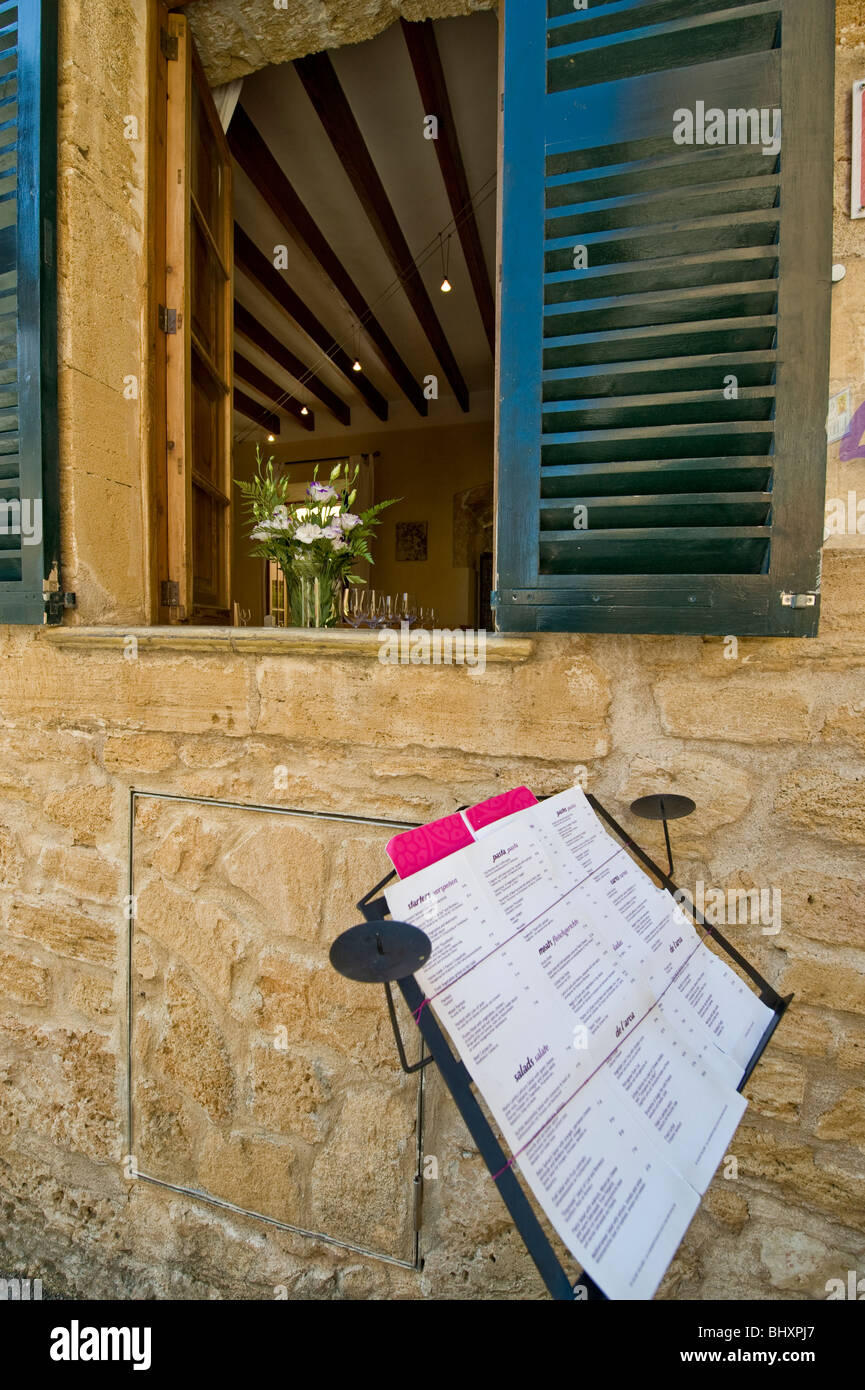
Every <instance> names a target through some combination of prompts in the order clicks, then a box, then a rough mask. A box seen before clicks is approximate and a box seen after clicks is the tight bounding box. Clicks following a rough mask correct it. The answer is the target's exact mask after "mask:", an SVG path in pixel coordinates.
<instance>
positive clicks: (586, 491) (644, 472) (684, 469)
mask: <svg viewBox="0 0 865 1390" xmlns="http://www.w3.org/2000/svg"><path fill="white" fill-rule="evenodd" d="M771 478H772V460H771V458H770V457H767V456H761V455H759V454H751V455H748V454H743V455H738V456H733V457H732V458H729V457H712V456H709V457H707V458H681V459H627V460H623V461H622V462H614V463H605V462H602V461H599V460H593V461H592V462H588V463H578V464H550V465H548V466H547V467H545V468H543V469H542V471H541V499H542V500H541V503H540V506H541V508H543V506H544V500H545V499H548V498H549V499H558V498H561V497H570V495H571V494H576V493H579V494H580V495H581V496H582V497H584V498H586V497H592V498H595V499H597V498H613V497H617V496H624V495H628V496H630V495H633V494H636V493H638V492H639V491H640V489H641V487H643V488H645V489H646V491H649V490H651V491H652V492H653V493H654V494H655V495H658V496H660V495H664V494H665V493H668V492H673V493H681V494H683V495H684V494H685V493H687V495H688V496H693V495H694V494H698V495H699V494H701V493H702V492H703V491H705V490H706V489H711V488H713V487H723V488H724V489H725V490H726V491H728V492H760V493H763V492H765V491H766V489H767V488H768V486H769V483H770V481H771ZM576 500H577V499H576V497H575V498H574V501H576Z"/></svg>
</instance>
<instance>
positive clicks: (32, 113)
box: [0, 0, 59, 623]
mask: <svg viewBox="0 0 865 1390" xmlns="http://www.w3.org/2000/svg"><path fill="white" fill-rule="evenodd" d="M56 208H57V10H56V3H55V0H22V3H21V4H19V5H17V6H15V5H3V4H2V3H0V623H42V622H44V621H45V620H46V601H45V597H44V590H45V582H44V581H48V583H49V585H53V586H54V587H55V588H56V580H57V578H58V570H59V536H58V530H59V527H58V471H57V361H56V357H57V327H56V319H57V316H56V272H55V261H56V254H55V248H56V226H57V214H56ZM16 504H17V505H16ZM51 616H52V620H54V619H56V620H58V621H59V610H57V611H56V612H55V611H52V615H51Z"/></svg>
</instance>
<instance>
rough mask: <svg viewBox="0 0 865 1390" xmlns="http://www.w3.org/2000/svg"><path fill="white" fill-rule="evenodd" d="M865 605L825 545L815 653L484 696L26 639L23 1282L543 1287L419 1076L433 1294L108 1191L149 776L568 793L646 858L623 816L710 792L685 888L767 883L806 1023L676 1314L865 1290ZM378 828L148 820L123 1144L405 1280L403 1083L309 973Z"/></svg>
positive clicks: (16, 1147)
mask: <svg viewBox="0 0 865 1390" xmlns="http://www.w3.org/2000/svg"><path fill="white" fill-rule="evenodd" d="M863 582H865V557H863V556H861V555H860V554H839V553H833V552H830V553H828V554H827V556H826V575H825V585H826V596H825V602H826V612H825V619H824V623H823V630H822V635H821V636H820V638H818V639H817V640H815V641H812V642H796V641H792V640H776V641H765V640H759V639H751V640H746V641H745V640H743V641H741V642H740V643H739V645H738V652H737V653H736V654H735V656H732V655H729V654H730V651H731V648H730V644H729V643H725V642H724V640H723V639H705V640H704V639H700V638H690V637H687V638H678V639H668V638H651V637H642V638H616V639H608V638H603V637H590V638H580V637H555V636H544V637H526V638H523V637H520V638H505V639H493V640H491V643H490V653H489V656H490V659H489V660H488V664H487V668H486V671H485V672H484V673H483V674H477V675H472V674H470V673H469V671H468V670H466V669H459V668H423V667H418V668H409V669H405V668H400V667H392V666H387V665H382V664H380V663H379V662H378V660H377V652H378V642H377V638H376V636H375V634H358V635H357V636H356V638H355V639H354V640H351V641H346V640H344V639H345V637H346V634H340V633H335V634H334V633H332V634H325V635H324V636H323V637H320V638H316V637H315V636H313V637H312V638H306V637H304V636H303V635H300V636H294V635H292V634H290V633H289V634H283V633H276V634H272V635H266V634H263V633H262V632H260V631H259V632H255V631H253V630H251V629H239V630H237V631H236V632H234V633H231V632H226V633H225V634H224V635H223V636H222V637H219V638H218V637H215V636H214V635H213V634H205V633H204V632H203V631H202V630H194V631H189V632H186V633H184V632H182V631H177V632H168V631H162V632H160V631H158V630H153V629H138V630H136V631H135V632H130V631H128V630H127V631H125V632H124V631H121V630H116V629H105V630H103V631H102V632H99V631H98V630H94V629H90V630H89V631H84V630H82V629H76V628H72V629H68V630H60V631H52V632H41V633H32V632H15V631H12V632H7V633H6V634H5V636H4V639H3V645H2V649H0V710H2V716H3V729H2V732H0V748H2V750H3V758H2V763H3V768H4V773H3V779H4V798H3V809H2V828H0V876H2V882H3V909H2V926H0V953H2V958H3V967H2V982H0V992H2V996H3V1001H4V1005H5V1007H4V1010H3V1018H2V1023H0V1038H2V1056H3V1063H2V1066H3V1073H2V1074H3V1089H2V1092H0V1094H2V1097H3V1100H2V1104H0V1114H2V1122H0V1188H2V1191H3V1194H4V1201H5V1204H6V1216H5V1220H4V1229H5V1235H4V1236H3V1237H2V1239H3V1241H4V1243H5V1256H4V1258H5V1260H6V1261H7V1263H8V1262H11V1263H13V1264H14V1265H15V1266H16V1268H17V1267H18V1266H19V1265H22V1266H23V1265H27V1266H28V1268H29V1270H30V1273H31V1274H32V1275H34V1276H35V1275H37V1274H41V1275H42V1277H43V1278H48V1279H52V1278H53V1279H55V1280H56V1281H57V1282H58V1284H60V1285H61V1286H64V1287H70V1288H72V1289H73V1290H75V1291H76V1292H78V1293H79V1294H82V1293H87V1292H90V1293H95V1294H97V1295H101V1296H107V1295H108V1294H109V1293H110V1292H111V1291H112V1289H113V1288H114V1287H115V1286H116V1282H117V1281H118V1280H120V1281H122V1284H123V1287H124V1288H126V1289H128V1290H129V1291H130V1292H132V1291H135V1292H137V1293H141V1292H143V1293H145V1294H156V1295H158V1296H208V1295H209V1294H210V1293H214V1292H215V1293H220V1294H231V1295H232V1296H241V1297H244V1296H247V1297H270V1296H273V1290H274V1289H277V1288H286V1289H288V1290H290V1293H291V1295H292V1296H294V1295H298V1296H300V1295H305V1294H319V1293H320V1294H322V1295H323V1296H331V1295H334V1296H337V1295H346V1296H384V1295H387V1294H391V1295H393V1294H399V1296H402V1297H413V1296H421V1295H428V1296H432V1297H455V1296H456V1297H460V1296H466V1297H481V1296H497V1295H499V1296H508V1297H517V1296H534V1295H536V1294H538V1293H539V1291H540V1290H539V1284H538V1281H537V1279H536V1277H535V1275H534V1272H533V1269H532V1267H531V1265H530V1264H529V1261H528V1259H527V1257H526V1256H525V1254H524V1252H523V1251H522V1249H521V1247H520V1246H519V1244H518V1242H516V1241H515V1239H514V1237H513V1235H512V1233H511V1232H510V1231H509V1228H508V1223H507V1221H506V1219H505V1217H504V1212H503V1209H502V1208H501V1206H500V1203H499V1200H498V1197H497V1194H496V1192H495V1190H494V1189H493V1188H492V1186H491V1184H490V1183H489V1180H488V1178H487V1177H486V1174H485V1170H484V1168H483V1165H482V1164H481V1162H480V1160H479V1158H478V1156H477V1155H476V1154H475V1153H474V1151H473V1146H472V1144H471V1142H470V1141H469V1139H468V1136H467V1135H466V1134H465V1133H464V1131H463V1130H462V1126H461V1124H460V1122H459V1121H458V1119H457V1117H456V1115H455V1112H454V1110H453V1106H452V1105H451V1104H450V1102H449V1100H448V1099H447V1098H446V1097H443V1096H442V1095H441V1094H440V1088H439V1087H437V1085H436V1083H435V1081H434V1079H429V1094H428V1097H427V1101H428V1104H427V1117H426V1126H425V1134H424V1141H423V1151H424V1153H425V1154H426V1155H432V1156H434V1157H435V1158H436V1161H437V1165H438V1177H437V1178H435V1179H430V1180H428V1181H426V1182H424V1184H423V1203H422V1224H421V1251H422V1254H423V1257H424V1261H425V1263H424V1268H423V1271H422V1272H420V1273H415V1272H412V1271H407V1270H403V1269H400V1268H398V1267H396V1266H393V1265H388V1264H384V1263H378V1262H376V1261H372V1260H369V1259H367V1258H366V1257H359V1256H357V1255H353V1254H351V1253H350V1252H347V1251H341V1250H340V1249H338V1248H336V1247H329V1246H326V1245H324V1244H322V1243H315V1242H310V1241H307V1240H305V1239H304V1238H302V1237H298V1236H294V1235H290V1234H288V1233H285V1232H282V1231H280V1230H278V1229H274V1228H272V1227H265V1226H264V1225H263V1224H262V1223H259V1222H256V1221H255V1220H253V1219H252V1218H249V1217H246V1216H240V1215H237V1214H233V1213H226V1212H224V1211H221V1210H216V1209H213V1208H209V1207H207V1206H204V1205H203V1204H200V1203H197V1202H196V1201H195V1200H194V1199H190V1198H188V1197H185V1196H182V1195H179V1194H172V1193H170V1192H165V1191H163V1190H160V1189H159V1188H155V1187H151V1186H150V1185H147V1184H144V1183H140V1182H130V1181H127V1180H126V1179H125V1178H124V1175H123V1169H122V1159H123V1154H124V1144H125V1140H124V1135H125V1124H124V1120H125V1112H124V1096H123V1087H124V1078H125V1037H124V1027H123V1022H124V1003H125V995H124V989H125V983H124V982H125V941H126V924H125V922H124V918H123V902H124V896H125V894H126V893H127V891H128V887H127V840H128V828H127V818H128V800H129V798H128V788H129V787H130V786H134V787H136V788H138V789H139V790H141V791H149V792H168V793H173V794H175V795H181V796H187V797H210V798H220V799H225V800H229V801H238V802H243V803H247V804H251V805H269V806H285V807H293V808H300V809H308V810H311V811H337V812H349V813H351V812H355V813H357V812H360V813H362V814H365V815H369V816H379V817H385V818H391V819H395V820H408V821H412V820H419V819H425V818H430V817H432V816H434V815H437V814H441V813H444V812H447V811H450V810H452V809H453V808H454V807H455V806H457V805H458V804H460V803H462V802H466V801H472V800H478V799H480V798H481V797H484V796H488V795H491V794H493V793H495V792H496V791H499V790H501V789H503V788H504V787H506V786H509V785H514V784H517V783H520V782H526V783H528V784H529V785H530V786H532V787H533V788H535V789H536V790H537V791H540V792H546V791H554V790H557V789H559V788H562V787H564V786H566V785H569V784H570V783H571V782H572V780H573V779H574V776H575V775H578V776H579V775H581V769H585V774H586V777H587V780H588V786H589V788H590V789H592V790H595V791H596V792H597V793H598V795H599V796H600V797H601V799H602V800H603V801H605V802H606V803H607V804H608V805H609V806H610V807H611V808H613V809H614V811H615V812H619V813H622V814H624V816H625V823H626V824H627V825H629V826H630V827H631V829H633V830H634V831H635V833H636V834H637V836H638V838H640V839H641V840H642V841H643V843H645V844H646V845H647V846H648V847H649V848H650V849H651V850H654V851H655V852H658V853H660V851H661V842H660V838H659V835H658V833H657V828H656V827H653V826H650V825H647V824H645V823H643V824H640V823H638V822H635V821H633V820H630V819H628V816H627V813H626V811H623V807H626V806H627V803H628V802H629V801H630V800H631V799H632V798H633V797H634V796H636V795H639V794H642V793H644V792H647V791H653V790H662V789H666V788H670V789H674V790H676V791H680V792H685V793H687V794H690V795H692V796H693V797H694V798H695V800H696V801H697V805H698V810H697V812H696V814H695V815H694V816H693V817H692V818H691V819H690V820H688V821H684V822H681V823H679V824H677V825H676V827H675V833H674V843H675V848H676V858H677V872H678V877H679V881H680V882H681V883H682V884H683V885H684V886H686V887H689V888H692V889H693V888H694V886H695V885H696V884H697V883H698V882H699V881H700V880H702V881H703V882H704V883H705V884H706V885H707V886H708V885H711V886H714V887H718V888H724V889H727V888H730V887H744V888H748V887H750V886H757V887H759V888H766V889H768V888H778V889H779V890H780V893H781V918H780V921H777V920H775V921H774V922H773V923H772V926H771V929H770V931H768V932H767V931H766V930H764V925H761V924H760V923H752V924H749V925H746V924H733V925H728V926H727V927H726V931H727V934H728V935H730V936H731V938H732V939H733V940H734V941H735V942H736V943H737V944H739V945H740V946H741V947H742V948H743V950H744V951H745V954H747V955H750V956H751V957H752V958H753V959H754V960H755V961H756V962H757V963H758V964H759V965H760V967H761V968H762V969H763V971H764V972H765V974H766V975H767V977H768V978H769V979H770V980H771V981H772V983H773V984H775V985H776V986H777V987H778V988H779V989H780V990H781V991H782V992H785V993H786V992H788V991H791V990H792V991H795V993H796V1000H795V1003H794V1006H793V1007H792V1009H791V1010H790V1013H789V1015H788V1017H787V1018H786V1019H785V1021H784V1022H783V1024H782V1026H781V1028H780V1029H779V1032H778V1035H777V1037H776V1040H775V1041H774V1042H773V1044H772V1046H771V1049H770V1051H769V1054H768V1056H767V1058H766V1060H765V1061H764V1062H763V1063H762V1064H761V1066H760V1068H759V1069H758V1071H757V1072H756V1073H755V1076H754V1078H753V1080H752V1081H751V1083H750V1085H749V1091H748V1093H749V1096H750V1100H751V1105H750V1108H749V1110H748V1112H747V1114H746V1117H745V1120H744V1122H743V1124H742V1126H741V1128H740V1130H739V1132H738V1134H737V1136H736V1138H735V1140H734V1142H733V1145H732V1153H733V1155H734V1156H735V1157H736V1159H737V1160H738V1177H737V1178H736V1179H735V1180H732V1179H725V1178H724V1177H718V1178H717V1179H716V1181H715V1183H714V1184H713V1186H712V1188H711V1190H710V1193H709V1194H708V1196H707V1198H706V1201H705V1202H704V1204H703V1209H702V1211H701V1212H700V1214H699V1215H698V1217H697V1218H696V1220H695V1222H694V1224H693V1226H692V1228H691V1230H690V1232H689V1234H688V1237H687V1239H686V1241H685V1244H684V1247H683V1250H682V1252H681V1253H680V1255H679V1257H678V1258H677V1260H676V1262H675V1265H674V1267H673V1269H672V1271H671V1273H670V1275H669V1276H668V1278H667V1281H666V1283H665V1286H664V1291H665V1294H666V1296H675V1297H689V1298H696V1297H703V1298H710V1297H721V1298H723V1297H741V1296H743V1295H748V1296H754V1297H762V1298H766V1297H774V1298H802V1297H820V1296H822V1295H823V1293H824V1290H825V1283H826V1280H827V1279H828V1278H832V1277H836V1276H837V1277H844V1276H845V1274H846V1271H847V1270H848V1269H855V1268H858V1267H861V1264H862V1259H863V1257H865V1216H863V1212H865V1201H863V1198H865V1162H863V1156H865V933H863V927H862V921H863V908H865V888H863V875H862V846H863V842H865V828H863V827H865V740H863V736H862V727H863V726H862V722H861V717H860V716H861V712H862V706H863V702H865V686H863V680H862V676H863V670H865V621H863V617H862V612H861V608H862V605H861V593H862V587H863ZM133 638H134V639H135V642H137V644H138V645H137V651H136V648H135V643H134V642H133V641H132V639H133ZM725 653H727V655H725ZM387 834H388V832H387V831H386V830H380V831H375V830H373V829H370V828H365V827H363V826H359V827H358V826H354V827H347V828H346V827H343V826H338V825H334V824H333V823H327V822H323V823H317V822H314V821H299V820H289V819H280V818H278V817H268V816H265V815H264V814H263V813H262V812H254V811H247V810H231V809H227V808H224V807H214V806H207V805H195V804H189V803H185V802H172V801H159V800H156V799H154V798H152V797H142V798H141V799H139V800H138V802H137V815H136V830H135V835H136V841H135V844H136V849H135V892H136V895H137V897H138V904H137V906H138V915H137V917H136V919H135V930H136V933H137V935H136V952H135V974H134V977H133V978H134V990H133V1015H134V1028H133V1039H134V1053H135V1078H136V1088H135V1093H134V1110H135V1116H136V1134H135V1140H134V1142H133V1150H134V1152H135V1163H136V1164H137V1165H138V1166H140V1168H141V1169H142V1170H143V1171H145V1172H148V1173H149V1174H151V1175H153V1176H155V1177H157V1178H161V1179H163V1180H165V1181H169V1182H172V1183H174V1184H177V1185H180V1186H188V1187H200V1188H202V1189H204V1190H205V1191H207V1192H209V1193H211V1194H212V1195H214V1196H216V1197H218V1198H221V1199H222V1200H223V1201H228V1202H232V1203H234V1204H235V1205H236V1206H238V1207H242V1208H245V1209H252V1210H254V1211H257V1212H261V1213H262V1214H263V1215H265V1216H271V1217H273V1218H275V1219H276V1220H281V1221H287V1222H289V1223H290V1224H298V1225H301V1226H302V1227H304V1228H305V1229H314V1230H317V1231H321V1232H322V1233H324V1234H327V1235H333V1236H335V1237H337V1238H339V1239H342V1240H346V1241H349V1242H351V1243H356V1244H359V1245H362V1246H364V1247H365V1248H372V1249H374V1250H376V1251H381V1252H382V1253H385V1254H391V1255H394V1256H395V1257H397V1258H405V1256H406V1252H407V1251H408V1250H409V1249H410V1245H411V1207H412V1199H413V1187H412V1176H413V1173H414V1172H415V1164H416V1143H417V1131H416V1118H415V1107H416V1086H417V1082H416V1080H415V1079H407V1078H404V1077H402V1075H401V1074H400V1073H399V1071H398V1069H397V1067H396V1065H395V1059H394V1055H393V1048H392V1044H391V1040H390V1037H389V1033H388V1028H387V1020H386V1015H385V1013H384V1010H383V1001H382V1000H381V999H380V998H379V997H378V991H371V990H369V989H367V988H366V987H364V986H360V985H351V984H348V983H346V982H345V981H342V980H340V979H339V978H338V977H337V976H336V975H334V974H333V972H332V971H330V969H329V968H328V966H327V958H326V957H327V948H328V945H329V942H330V941H331V940H332V939H333V937H334V936H335V935H336V934H337V932H338V931H339V930H341V929H342V928H343V927H344V926H346V925H348V924H350V923H351V921H352V920H353V919H354V916H355V912H354V909H353V906H352V904H353V902H354V901H355V900H356V898H357V897H358V896H359V895H360V894H361V892H363V891H364V890H365V889H366V888H367V887H368V886H370V885H371V884H372V883H373V882H374V881H375V880H376V879H377V878H378V877H380V876H381V874H382V873H383V872H384V871H385V870H386V867H387V863H386V860H385V858H384V853H383V842H384V839H385V838H386V837H387ZM776 926H777V927H780V930H778V931H777V932H775V931H774V928H775V927H776ZM82 1213H86V1220H85V1219H84V1217H83V1216H82ZM857 1260H858V1265H857Z"/></svg>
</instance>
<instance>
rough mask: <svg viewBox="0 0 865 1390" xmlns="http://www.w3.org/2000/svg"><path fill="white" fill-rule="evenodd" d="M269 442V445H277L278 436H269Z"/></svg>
mask: <svg viewBox="0 0 865 1390" xmlns="http://www.w3.org/2000/svg"><path fill="white" fill-rule="evenodd" d="M267 442H268V444H275V443H276V435H275V434H269V435H268V436H267Z"/></svg>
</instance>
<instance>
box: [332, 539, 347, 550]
mask: <svg viewBox="0 0 865 1390" xmlns="http://www.w3.org/2000/svg"><path fill="white" fill-rule="evenodd" d="M331 545H332V546H333V548H334V550H348V541H343V540H338V541H331Z"/></svg>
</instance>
